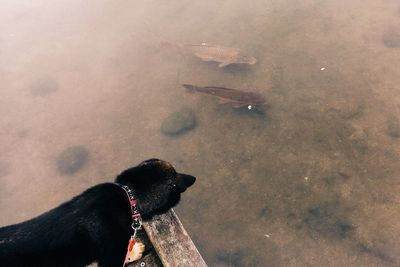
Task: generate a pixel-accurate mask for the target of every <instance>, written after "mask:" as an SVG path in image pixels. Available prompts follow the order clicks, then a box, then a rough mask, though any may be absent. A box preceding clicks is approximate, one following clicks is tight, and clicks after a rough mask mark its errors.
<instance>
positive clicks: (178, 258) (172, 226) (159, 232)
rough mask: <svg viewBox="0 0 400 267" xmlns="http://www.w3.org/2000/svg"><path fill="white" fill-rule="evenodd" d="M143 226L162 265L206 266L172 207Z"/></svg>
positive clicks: (169, 266) (171, 266)
mask: <svg viewBox="0 0 400 267" xmlns="http://www.w3.org/2000/svg"><path fill="white" fill-rule="evenodd" d="M143 226H144V229H145V230H146V233H147V236H148V237H149V239H150V241H151V243H152V245H153V246H154V248H155V250H156V252H157V254H158V257H159V259H160V260H161V262H162V264H163V266H164V267H207V264H206V263H205V261H204V260H203V258H202V257H201V255H200V253H199V251H198V250H197V248H196V246H195V245H194V244H193V241H192V239H191V238H190V236H189V235H188V233H187V232H186V230H185V228H183V225H182V223H181V221H180V220H179V218H178V217H177V216H176V214H175V212H174V211H173V210H172V209H171V210H170V211H168V212H167V213H165V214H163V215H159V216H155V217H154V218H153V219H152V220H151V221H149V222H144V223H143ZM138 262H140V260H139V261H138ZM146 266H151V265H147V264H146ZM156 266H158V265H156Z"/></svg>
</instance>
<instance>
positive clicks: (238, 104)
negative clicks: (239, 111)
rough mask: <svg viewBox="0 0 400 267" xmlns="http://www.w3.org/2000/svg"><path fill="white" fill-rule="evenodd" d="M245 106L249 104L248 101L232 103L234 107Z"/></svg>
mask: <svg viewBox="0 0 400 267" xmlns="http://www.w3.org/2000/svg"><path fill="white" fill-rule="evenodd" d="M244 106H247V104H246V103H238V102H236V103H234V104H232V107H234V108H241V107H244Z"/></svg>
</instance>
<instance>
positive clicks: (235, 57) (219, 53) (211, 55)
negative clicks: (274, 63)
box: [183, 43, 257, 68]
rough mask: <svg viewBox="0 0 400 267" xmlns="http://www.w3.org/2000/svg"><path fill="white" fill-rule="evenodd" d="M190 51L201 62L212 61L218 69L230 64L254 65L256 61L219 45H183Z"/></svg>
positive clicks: (237, 51)
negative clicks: (216, 64)
mask: <svg viewBox="0 0 400 267" xmlns="http://www.w3.org/2000/svg"><path fill="white" fill-rule="evenodd" d="M183 46H184V47H186V48H189V49H190V51H191V52H192V53H193V54H194V55H195V56H196V57H198V58H200V59H201V60H203V61H213V62H217V63H219V65H218V67H220V68H223V67H226V66H228V65H231V64H248V65H254V64H256V63H257V59H256V58H255V57H253V56H250V55H247V54H245V53H244V52H242V51H241V50H239V49H237V48H233V47H225V46H219V45H211V44H207V43H202V44H185V45H183Z"/></svg>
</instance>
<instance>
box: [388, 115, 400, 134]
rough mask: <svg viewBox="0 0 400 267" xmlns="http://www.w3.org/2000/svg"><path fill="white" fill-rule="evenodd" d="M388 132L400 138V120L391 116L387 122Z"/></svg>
mask: <svg viewBox="0 0 400 267" xmlns="http://www.w3.org/2000/svg"><path fill="white" fill-rule="evenodd" d="M387 133H388V135H390V136H391V137H394V138H399V137H400V122H399V120H398V119H397V118H395V117H391V118H389V120H388V122H387Z"/></svg>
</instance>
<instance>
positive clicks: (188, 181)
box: [177, 173, 196, 193]
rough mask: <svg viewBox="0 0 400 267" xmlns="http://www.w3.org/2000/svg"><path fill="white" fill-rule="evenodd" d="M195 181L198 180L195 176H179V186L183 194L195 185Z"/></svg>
mask: <svg viewBox="0 0 400 267" xmlns="http://www.w3.org/2000/svg"><path fill="white" fill-rule="evenodd" d="M195 181H196V178H195V177H194V176H192V175H188V174H182V173H180V174H179V175H178V179H177V185H178V188H179V190H180V191H181V193H183V192H185V190H186V189H187V188H188V187H189V186H191V185H192V184H194V182H195Z"/></svg>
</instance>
